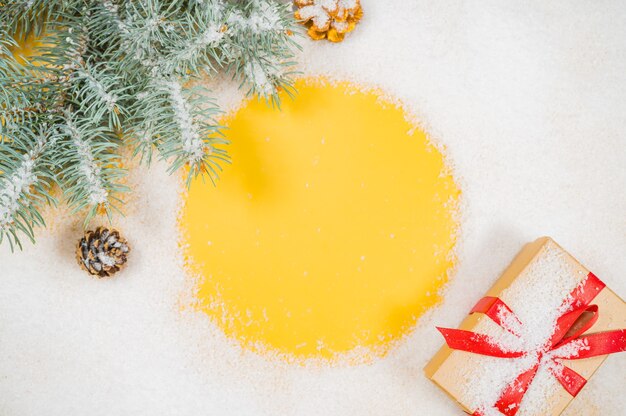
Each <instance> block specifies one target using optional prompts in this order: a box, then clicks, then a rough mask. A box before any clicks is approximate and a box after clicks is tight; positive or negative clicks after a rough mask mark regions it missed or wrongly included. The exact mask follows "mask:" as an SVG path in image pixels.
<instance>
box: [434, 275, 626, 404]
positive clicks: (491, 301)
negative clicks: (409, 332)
mask: <svg viewBox="0 0 626 416" xmlns="http://www.w3.org/2000/svg"><path fill="white" fill-rule="evenodd" d="M604 288H605V284H604V283H603V282H602V281H601V280H600V279H598V278H597V277H596V276H595V275H594V274H593V273H589V274H588V275H587V279H585V281H584V282H582V283H581V284H580V285H578V287H577V288H576V289H575V290H574V291H573V292H572V293H571V294H570V296H569V297H568V298H567V299H566V301H565V302H566V305H564V306H566V308H565V313H563V315H561V317H559V318H558V320H557V322H556V329H555V331H554V334H553V335H552V337H551V338H550V340H549V341H548V342H547V343H546V345H544V346H543V347H542V348H540V349H539V350H538V351H509V350H506V349H503V348H502V347H501V346H500V345H497V344H495V343H494V342H493V340H492V339H491V338H490V337H489V336H487V335H484V334H478V333H475V332H471V331H465V330H462V329H449V328H437V329H438V330H439V332H441V334H442V335H443V336H444V338H445V340H446V343H447V344H448V346H449V347H450V348H452V349H455V350H460V351H467V352H471V353H474V354H481V355H488V356H491V357H497V358H519V357H522V356H525V355H527V354H530V353H532V354H536V355H537V363H536V364H535V365H534V366H533V367H532V368H531V369H530V370H528V371H525V372H524V373H522V374H520V375H519V376H518V377H517V378H516V379H515V380H514V381H513V382H512V383H510V384H509V385H508V387H507V388H505V389H504V391H503V392H502V394H501V395H500V398H499V399H498V401H497V402H496V404H495V407H496V408H497V409H498V410H499V411H500V412H501V413H503V414H504V415H506V416H515V414H516V413H517V412H518V410H519V407H520V404H521V403H522V399H523V398H524V395H525V394H526V391H527V390H528V388H529V386H530V384H531V383H532V381H533V379H534V378H535V375H536V374H537V371H538V370H539V367H540V365H542V362H545V361H546V360H544V358H547V360H550V361H551V364H552V365H551V366H550V367H549V368H550V371H551V373H552V375H553V376H554V377H555V378H556V379H557V380H558V381H559V383H561V385H562V386H563V388H565V390H566V391H567V392H568V393H569V394H571V395H572V396H576V395H577V394H578V392H579V391H580V390H581V389H582V388H583V386H584V385H585V383H587V380H586V379H585V378H584V377H583V376H581V375H580V374H578V373H577V372H575V371H574V370H572V369H571V368H568V367H566V366H565V365H563V364H562V363H561V360H564V359H565V360H581V359H584V358H590V357H597V356H600V355H607V354H613V353H616V352H622V351H626V329H620V330H614V331H607V332H600V333H595V334H585V333H586V332H587V331H588V330H589V329H590V328H591V327H593V325H595V323H596V322H597V320H598V313H599V312H598V306H597V305H589V304H590V303H591V301H593V299H595V297H596V296H597V295H598V293H600V292H601V291H602V290H603V289H604ZM473 313H483V314H485V315H487V316H488V317H489V318H490V319H491V320H493V321H494V322H495V323H496V324H498V325H499V326H500V327H502V328H504V329H505V330H507V331H509V332H511V333H512V334H513V335H515V336H518V337H519V336H520V334H519V333H518V331H516V330H515V328H510V325H504V323H503V321H502V319H503V315H504V314H509V317H510V318H511V319H512V320H513V322H515V323H517V324H518V325H519V326H520V327H521V326H522V322H521V321H520V320H519V319H518V318H517V317H516V316H515V314H514V312H513V311H512V310H511V309H510V308H509V307H508V306H507V305H506V304H505V303H504V302H502V300H500V299H498V298H495V297H484V298H482V299H481V300H480V301H478V303H477V304H476V306H474V308H472V311H471V312H470V314H473ZM585 313H587V314H590V315H591V318H590V319H588V320H587V321H586V322H585V323H584V324H582V325H578V326H577V325H576V323H577V322H578V320H579V318H580V317H581V316H582V315H583V314H585ZM567 345H571V346H572V347H574V348H563V349H562V350H561V348H562V347H565V346H567ZM559 350H561V352H560V351H559ZM474 416H481V413H480V410H477V411H476V412H474Z"/></svg>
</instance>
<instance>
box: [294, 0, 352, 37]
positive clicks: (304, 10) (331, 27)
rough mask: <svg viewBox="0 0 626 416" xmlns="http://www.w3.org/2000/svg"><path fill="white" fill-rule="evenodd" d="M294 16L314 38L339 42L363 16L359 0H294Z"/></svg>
mask: <svg viewBox="0 0 626 416" xmlns="http://www.w3.org/2000/svg"><path fill="white" fill-rule="evenodd" d="M294 3H295V5H296V8H297V10H296V12H295V16H296V19H298V20H299V21H300V22H301V23H302V24H303V25H305V26H306V27H307V28H308V31H307V33H308V34H309V36H310V37H311V38H312V39H314V40H321V39H328V40H329V41H331V42H341V41H342V40H343V39H344V38H345V36H346V33H348V32H352V31H353V30H354V28H355V27H356V24H357V23H358V22H359V20H361V17H363V9H362V8H361V2H360V0H294Z"/></svg>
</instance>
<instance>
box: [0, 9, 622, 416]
mask: <svg viewBox="0 0 626 416" xmlns="http://www.w3.org/2000/svg"><path fill="white" fill-rule="evenodd" d="M362 4H363V10H364V17H363V20H362V21H361V22H360V23H359V25H358V26H357V28H356V29H355V31H354V32H352V33H350V35H349V36H347V37H346V40H345V41H344V42H342V43H340V44H330V43H329V42H313V41H310V40H308V39H306V38H302V40H301V42H302V43H303V44H304V51H303V52H302V53H301V54H300V56H299V59H300V61H301V62H302V66H301V70H302V71H303V72H304V74H306V75H330V76H332V77H333V78H335V79H339V80H349V81H353V82H357V83H360V84H362V85H363V86H364V87H372V88H380V89H382V90H383V91H384V92H385V93H387V94H389V95H390V96H391V97H394V98H395V99H397V100H399V102H401V103H403V105H404V106H405V108H406V109H407V111H408V117H409V118H411V119H412V120H416V121H418V122H419V123H420V124H421V125H422V126H423V127H424V128H425V129H426V130H427V131H428V132H429V133H430V135H431V137H432V138H433V141H434V142H435V143H436V144H437V145H438V146H439V147H440V148H442V149H444V150H445V152H446V154H447V156H448V160H449V163H450V164H451V165H452V170H453V172H454V174H455V177H456V178H457V181H458V183H459V185H460V186H461V189H462V191H463V195H462V198H463V205H464V207H463V212H462V228H461V230H460V240H459V243H458V246H457V252H456V254H457V257H458V265H457V267H456V270H455V271H454V275H453V276H452V280H451V282H450V284H449V285H448V287H447V289H446V292H445V299H444V301H443V303H442V304H441V305H440V306H439V307H438V308H436V309H435V310H433V311H432V312H431V313H429V314H428V315H427V316H425V317H423V318H421V319H420V321H419V323H418V325H417V327H416V328H415V330H414V331H413V332H412V333H411V334H409V335H408V336H407V337H406V339H405V340H403V342H401V343H399V344H398V345H397V347H395V348H394V349H393V350H392V351H391V352H390V353H389V355H387V356H386V357H385V358H382V359H375V360H374V361H373V362H372V363H371V364H367V365H359V366H349V365H335V366H329V365H309V366H297V365H289V364H286V363H283V362H281V361H279V360H277V359H275V360H274V359H271V358H267V357H262V356H258V355H255V354H253V353H250V352H246V351H242V350H241V349H240V348H239V347H238V345H237V344H236V343H234V342H233V341H231V340H229V339H227V338H226V337H225V336H224V335H223V334H222V333H221V332H220V330H219V329H217V328H216V326H215V325H214V324H212V323H211V321H210V319H209V318H208V317H207V316H205V315H203V314H201V313H194V312H193V311H191V310H189V309H186V308H184V307H183V305H185V304H186V302H185V299H186V294H187V293H188V287H189V280H188V278H187V277H186V276H185V274H184V273H183V264H182V259H181V258H180V257H179V255H178V253H179V249H178V246H177V241H176V240H177V238H176V236H177V233H178V231H177V227H176V216H177V213H176V210H177V208H178V203H179V201H180V197H179V195H178V192H179V190H180V189H182V188H183V185H182V184H181V183H180V182H179V181H178V179H177V178H174V177H170V176H168V175H167V174H166V173H165V172H166V166H164V165H161V164H157V165H154V166H153V167H152V168H151V169H145V168H133V169H132V174H131V177H130V178H129V181H130V184H129V185H131V186H132V187H133V188H134V190H135V192H134V193H133V194H132V195H130V196H129V197H128V199H129V204H128V205H127V207H126V217H123V218H122V217H117V218H116V220H115V226H116V228H119V229H120V230H122V231H123V233H124V235H126V236H128V238H129V240H130V244H131V245H132V249H133V251H132V253H131V256H130V258H129V262H128V266H127V268H126V269H125V270H124V271H122V272H121V273H119V274H118V275H116V277H115V278H114V279H111V280H97V279H92V278H90V277H89V276H88V275H86V274H85V272H84V271H82V270H80V268H79V267H78V266H77V265H76V264H75V259H74V254H73V252H74V248H75V247H74V245H75V243H76V242H77V240H78V238H79V236H80V235H81V233H82V232H81V228H80V222H81V221H82V218H78V217H77V216H72V215H71V214H69V213H68V212H67V210H65V209H64V208H61V209H59V210H50V211H49V212H47V214H46V218H47V220H48V222H49V223H50V226H49V229H48V230H45V231H44V230H39V231H38V233H37V235H38V242H37V244H36V245H35V246H29V245H28V244H26V249H25V251H24V252H19V253H16V254H10V251H9V248H8V246H7V245H6V244H5V245H3V246H2V247H0V265H1V266H2V268H1V270H2V275H1V276H0V414H2V415H3V416H4V415H6V416H41V415H46V416H74V415H80V416H82V415H90V416H100V415H102V416H125V415H133V416H143V415H146V416H160V415H164V416H176V415H181V416H191V415H194V416H195V415H211V416H213V415H214V416H229V415H237V416H265V415H267V416H300V415H302V416H309V415H311V416H313V415H320V416H363V415H372V416H409V415H411V416H413V415H428V416H450V415H459V416H461V415H462V414H463V413H462V412H461V411H460V410H459V409H458V407H457V406H456V404H455V403H454V402H453V401H452V400H450V399H449V398H448V397H447V396H446V395H445V394H444V393H443V392H441V391H440V390H439V389H438V388H437V387H436V386H435V385H433V384H432V383H431V382H430V381H429V380H427V379H426V377H425V376H424V375H423V372H422V368H423V367H424V365H425V364H426V362H427V361H428V360H429V359H430V358H431V357H432V355H433V354H434V353H435V352H436V351H437V350H438V349H439V347H440V346H441V345H442V344H443V340H442V338H441V336H440V335H439V334H438V333H437V331H436V330H435V328H434V326H435V325H439V326H446V327H456V326H457V325H458V323H459V322H460V321H461V320H462V319H463V317H464V316H465V314H466V313H467V312H468V311H469V310H470V308H471V307H472V306H473V304H474V303H475V302H476V301H477V300H478V299H479V298H480V297H482V296H483V295H484V293H485V291H486V290H487V289H488V288H489V287H490V286H491V285H492V283H493V282H494V280H495V279H496V278H497V277H498V276H499V274H500V272H501V271H502V270H503V269H504V268H505V267H506V266H507V265H508V263H509V262H510V261H511V259H512V258H513V257H514V256H515V254H516V253H517V252H518V251H519V250H520V248H521V247H522V245H523V244H524V243H526V242H529V241H532V240H534V239H535V238H537V237H539V236H541V235H550V236H552V237H554V238H555V239H556V241H558V242H559V243H560V244H562V245H563V246H564V247H566V248H567V249H568V250H569V251H570V252H571V253H573V254H574V255H575V256H576V257H577V258H578V259H580V260H581V262H582V263H583V264H585V265H586V266H587V267H589V268H590V269H591V270H592V271H594V273H596V274H597V275H598V276H599V277H600V278H601V279H602V280H603V281H604V282H606V283H607V284H608V286H609V287H611V288H612V289H613V290H614V291H616V292H617V293H618V294H620V295H622V297H624V296H625V295H626V280H625V279H624V270H626V256H624V255H623V254H624V253H625V252H626V233H624V225H625V217H624V213H625V212H626V194H625V193H624V189H626V170H625V169H624V166H626V151H625V150H624V140H625V137H624V134H625V133H624V132H626V117H624V114H626V98H625V97H626V76H625V75H624V74H626V41H625V39H626V24H624V22H626V7H625V6H624V4H623V2H622V1H619V0H607V1H604V2H602V3H598V2H583V1H577V2H576V1H575V2H572V1H565V0H555V1H550V2H545V1H539V0H531V1H506V2H502V1H500V0H482V1H475V2H461V3H460V2H458V1H452V0H441V1H436V2H433V1H425V0H421V1H407V0H387V1H375V0H363V1H362ZM211 87H212V88H213V90H214V95H215V96H216V97H217V98H218V99H219V101H220V102H221V103H222V104H224V105H226V106H227V107H228V108H234V107H236V106H238V105H239V103H240V102H241V100H242V93H240V92H237V91H236V85H234V84H233V83H232V82H228V81H227V79H226V78H225V79H224V80H220V81H219V82H216V83H215V84H214V85H211ZM295 139H297V138H295ZM382 139H384V138H382ZM218 186H219V184H218ZM94 225H95V224H94ZM509 306H511V308H512V309H513V310H515V307H514V306H513V305H509ZM542 374H543V373H539V374H538V375H537V379H536V381H535V382H536V383H538V384H541V383H542V382H541V379H540V377H542ZM543 376H545V377H546V378H547V379H549V378H550V377H552V376H551V375H549V374H544V375H543ZM625 384H626V359H625V358H624V356H623V355H616V356H612V357H609V359H608V360H607V362H606V363H605V364H604V365H603V366H602V367H601V368H600V370H599V371H598V372H597V373H596V374H595V375H594V377H593V378H592V379H591V380H590V381H589V383H588V384H587V386H586V387H585V388H584V389H583V391H582V392H581V393H580V394H579V396H578V397H577V398H576V400H574V402H573V403H572V405H571V406H570V407H569V408H568V410H566V412H565V413H564V415H565V416H577V415H580V416H583V415H584V416H599V415H601V416H619V415H623V413H624V411H623V409H624V408H625V407H626V398H625V397H624V394H623V386H624V385H625ZM542 394H543V392H537V391H536V390H533V388H532V385H531V389H530V390H529V392H528V393H527V397H525V401H529V400H540V399H541V395H542ZM532 395H536V396H532ZM532 397H535V398H536V399H533V398H532Z"/></svg>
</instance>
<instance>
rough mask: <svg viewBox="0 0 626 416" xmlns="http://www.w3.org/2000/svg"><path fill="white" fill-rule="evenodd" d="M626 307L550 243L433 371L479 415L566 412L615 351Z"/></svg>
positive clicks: (624, 342) (513, 275)
mask: <svg viewBox="0 0 626 416" xmlns="http://www.w3.org/2000/svg"><path fill="white" fill-rule="evenodd" d="M624 328H626V303H625V302H624V301H623V300H622V299H620V298H619V296H617V295H616V294H615V293H614V292H612V291H611V290H610V289H609V288H607V287H606V286H605V284H604V283H603V282H602V281H601V280H600V279H599V278H598V277H597V276H595V275H594V274H593V273H591V272H590V271H589V270H587V269H586V268H585V267H584V266H582V265H581V264H580V263H579V262H578V261H576V259H574V258H573V257H572V256H571V255H569V254H568V253H567V252H565V250H563V249H562V248H561V247H560V246H559V245H558V244H556V243H555V242H554V241H553V240H552V239H550V238H548V237H543V238H540V239H538V240H537V241H535V242H533V243H530V244H528V245H526V246H525V247H524V249H523V250H522V251H521V252H520V253H519V254H518V256H517V257H516V258H515V260H514V261H513V262H512V263H511V265H510V266H509V267H508V268H507V269H506V270H505V271H504V273H503V274H502V276H501V277H500V278H499V279H498V280H497V281H496V283H495V284H494V285H493V287H492V288H491V289H490V290H489V291H488V292H487V294H486V296H485V297H484V298H482V299H480V300H479V301H478V303H477V304H476V306H474V308H473V309H472V310H471V311H470V314H469V315H468V316H467V318H466V319H465V320H464V321H463V322H462V323H461V325H460V327H459V328H458V329H448V328H438V329H439V331H440V332H441V333H442V335H443V336H444V339H445V342H446V345H444V347H442V348H441V349H440V350H439V352H438V353H437V354H436V355H435V356H434V357H433V359H432V360H431V361H430V363H429V364H428V365H427V366H426V368H425V373H426V375H427V377H428V378H430V379H431V380H432V381H433V382H434V383H436V384H437V385H438V386H439V387H441V388H442V389H443V390H444V391H445V392H446V393H448V395H450V396H451V397H452V398H453V399H454V400H456V401H457V402H458V403H459V405H460V406H461V407H462V408H463V409H464V410H465V412H467V413H469V414H473V415H475V416H479V415H482V416H492V415H506V416H513V415H518V416H535V415H542V416H547V415H554V416H556V415H559V414H561V413H562V412H563V410H565V408H566V407H567V406H568V405H569V403H570V402H571V401H572V400H573V398H574V397H575V396H576V395H577V394H578V392H579V391H580V390H581V389H582V388H583V386H584V385H585V383H586V381H587V380H588V379H589V378H590V377H591V376H592V375H593V373H594V372H595V371H596V370H597V369H598V368H599V367H600V365H602V363H603V362H604V360H605V359H606V357H607V355H608V354H612V353H616V352H620V351H625V350H626V330H625V329H624Z"/></svg>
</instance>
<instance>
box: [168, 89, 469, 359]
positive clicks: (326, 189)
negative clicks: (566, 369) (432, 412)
mask: <svg viewBox="0 0 626 416" xmlns="http://www.w3.org/2000/svg"><path fill="white" fill-rule="evenodd" d="M297 89H298V95H297V97H296V98H295V99H294V100H291V99H289V98H287V97H283V98H284V99H283V102H282V109H281V110H278V109H272V108H270V107H269V106H267V105H266V104H265V103H263V102H258V101H256V100H254V101H250V102H248V103H246V104H245V105H244V106H243V108H241V109H240V110H239V111H237V112H236V113H235V114H234V115H232V116H230V117H227V118H226V119H225V120H224V123H225V124H226V125H227V126H228V130H227V136H228V138H229V139H230V140H231V141H232V144H231V145H230V146H229V151H230V153H231V155H232V159H233V164H232V165H231V166H227V167H226V168H225V171H224V172H223V175H222V177H221V179H220V180H219V182H218V183H217V186H216V187H214V186H213V185H211V184H210V183H203V182H202V181H195V182H194V183H193V184H192V186H191V190H190V191H189V192H188V194H187V195H186V197H185V205H184V208H183V211H182V215H181V220H180V226H181V232H182V236H183V243H184V246H185V247H186V249H185V251H186V256H187V258H188V260H189V261H190V263H191V264H192V268H193V269H194V270H195V271H196V272H197V273H198V274H199V275H200V276H201V277H200V278H198V280H197V293H196V295H197V303H196V306H197V307H198V308H199V309H200V310H202V311H204V312H206V313H207V314H208V315H210V316H211V317H212V318H213V319H214V321H215V322H216V323H217V324H218V325H219V326H220V327H221V328H222V329H223V330H224V332H225V333H226V334H227V335H229V336H231V337H234V338H236V339H237V340H239V341H240V342H241V343H242V344H243V345H245V346H246V347H248V348H251V349H253V350H256V351H268V350H269V351H274V352H279V353H282V355H283V356H285V357H287V358H292V359H293V358H325V359H326V358H334V357H337V356H341V355H344V356H345V354H346V353H349V352H355V351H358V352H359V354H356V355H358V358H357V360H358V361H363V360H367V359H369V358H368V357H372V356H376V355H382V354H384V353H385V352H386V351H387V350H388V348H389V346H390V344H391V342H392V341H394V340H397V339H399V338H401V337H402V336H403V335H404V334H405V333H406V332H407V331H408V330H410V328H411V326H412V325H413V324H414V323H415V321H416V319H417V318H418V317H419V316H420V314H422V313H423V312H424V311H425V310H426V309H427V308H429V307H431V306H432V305H433V304H435V303H436V302H437V300H438V297H437V290H438V289H439V288H440V287H441V286H442V284H443V283H444V282H445V281H446V278H447V273H448V271H449V270H450V268H451V267H452V266H453V261H454V260H453V258H452V255H451V251H452V248H453V246H454V243H455V233H456V229H457V223H456V221H455V212H456V208H457V202H458V197H459V193H460V192H459V190H458V188H457V186H456V185H455V183H454V180H453V178H452V177H451V175H450V174H449V172H448V169H447V168H446V165H445V162H444V158H443V156H442V154H441V153H440V152H439V150H437V148H435V147H434V146H432V145H431V144H430V142H429V140H428V138H427V136H426V135H425V134H424V133H423V132H422V131H421V130H420V129H418V128H416V127H415V126H413V125H411V124H410V123H409V122H407V121H406V119H405V114H404V113H403V111H402V109H401V108H398V107H397V106H395V105H393V104H390V103H388V102H385V101H384V100H382V99H381V98H380V95H379V94H377V93H371V92H370V93H364V92H360V91H359V90H357V89H356V88H354V87H353V86H350V85H348V84H337V85H329V84H328V83H325V82H323V81H320V80H317V81H313V80H308V81H305V80H301V81H299V82H298V83H297ZM363 351H365V352H366V354H360V352H363Z"/></svg>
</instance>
